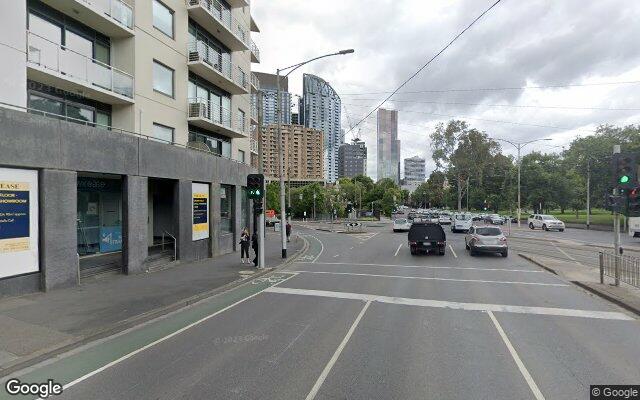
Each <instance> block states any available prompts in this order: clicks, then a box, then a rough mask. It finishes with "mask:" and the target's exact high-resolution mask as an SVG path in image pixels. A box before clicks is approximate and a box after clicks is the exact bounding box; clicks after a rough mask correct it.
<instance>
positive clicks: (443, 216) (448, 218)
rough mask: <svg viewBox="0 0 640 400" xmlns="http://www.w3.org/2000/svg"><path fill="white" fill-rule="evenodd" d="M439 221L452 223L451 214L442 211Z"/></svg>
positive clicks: (447, 223)
mask: <svg viewBox="0 0 640 400" xmlns="http://www.w3.org/2000/svg"><path fill="white" fill-rule="evenodd" d="M438 222H439V223H440V225H449V224H451V214H449V213H440V215H438Z"/></svg>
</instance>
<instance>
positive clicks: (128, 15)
mask: <svg viewBox="0 0 640 400" xmlns="http://www.w3.org/2000/svg"><path fill="white" fill-rule="evenodd" d="M77 1H79V2H81V3H85V4H86V5H87V6H88V7H89V8H93V9H95V10H97V11H99V12H102V13H103V14H105V15H106V16H108V17H111V18H112V19H114V20H115V21H116V22H118V23H119V24H120V25H123V26H125V27H127V28H129V29H133V8H132V7H131V6H130V5H129V4H127V3H125V2H123V1H121V0H91V1H89V0H77Z"/></svg>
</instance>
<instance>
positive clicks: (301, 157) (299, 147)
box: [262, 125, 324, 187]
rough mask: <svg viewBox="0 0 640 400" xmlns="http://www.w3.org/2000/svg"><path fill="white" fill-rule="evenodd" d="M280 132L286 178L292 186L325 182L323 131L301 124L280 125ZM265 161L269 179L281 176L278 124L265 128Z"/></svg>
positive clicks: (263, 146)
mask: <svg viewBox="0 0 640 400" xmlns="http://www.w3.org/2000/svg"><path fill="white" fill-rule="evenodd" d="M281 132H282V146H283V150H284V170H285V179H287V182H289V183H290V185H291V187H299V186H304V185H308V184H310V183H314V182H323V181H324V178H323V162H324V160H323V152H322V149H323V142H324V134H323V132H322V131H320V130H318V129H313V128H307V127H305V126H302V125H281ZM262 162H263V166H264V174H265V176H266V177H267V180H271V181H273V180H277V179H278V178H279V177H280V172H279V167H280V164H279V163H278V130H277V125H269V126H266V127H265V128H264V130H263V132H262Z"/></svg>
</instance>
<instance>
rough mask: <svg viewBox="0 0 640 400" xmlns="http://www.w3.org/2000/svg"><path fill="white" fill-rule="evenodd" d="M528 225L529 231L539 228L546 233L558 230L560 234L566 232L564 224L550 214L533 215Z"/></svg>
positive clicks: (528, 219)
mask: <svg viewBox="0 0 640 400" xmlns="http://www.w3.org/2000/svg"><path fill="white" fill-rule="evenodd" d="M527 224H528V225H529V229H538V228H539V229H542V230H545V231H549V230H552V229H557V230H558V231H560V232H564V228H565V225H564V222H562V221H560V220H559V219H558V218H556V217H554V216H553V215H548V214H532V215H530V216H529V218H527Z"/></svg>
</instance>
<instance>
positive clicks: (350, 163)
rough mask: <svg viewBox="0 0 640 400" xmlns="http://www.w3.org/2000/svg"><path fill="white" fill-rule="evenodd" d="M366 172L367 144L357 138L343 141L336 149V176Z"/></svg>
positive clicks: (341, 176)
mask: <svg viewBox="0 0 640 400" xmlns="http://www.w3.org/2000/svg"><path fill="white" fill-rule="evenodd" d="M366 174H367V146H365V144H364V142H363V141H362V140H359V139H354V140H353V141H352V142H351V143H350V144H349V143H343V144H341V145H340V148H339V149H338V178H353V177H354V176H357V175H366Z"/></svg>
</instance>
